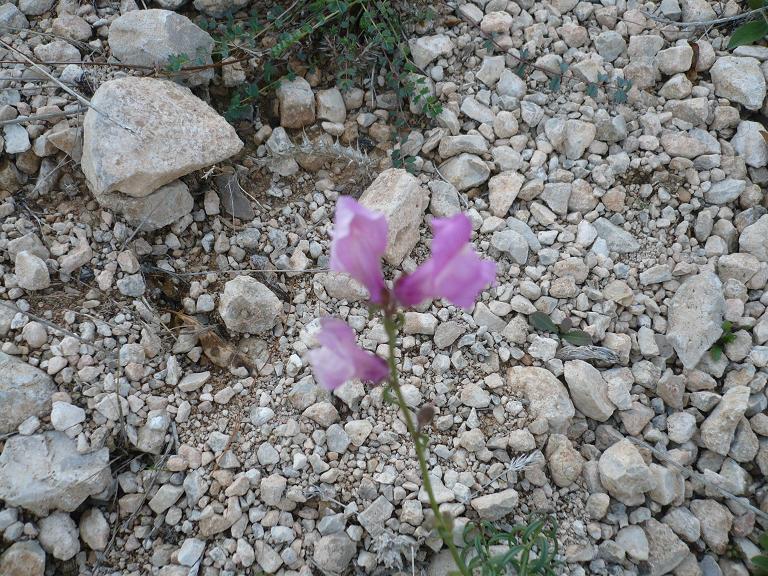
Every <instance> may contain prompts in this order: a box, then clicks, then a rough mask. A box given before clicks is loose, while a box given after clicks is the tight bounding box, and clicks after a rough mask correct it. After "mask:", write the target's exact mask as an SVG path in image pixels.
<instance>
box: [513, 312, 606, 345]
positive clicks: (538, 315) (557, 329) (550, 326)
mask: <svg viewBox="0 0 768 576" xmlns="http://www.w3.org/2000/svg"><path fill="white" fill-rule="evenodd" d="M528 319H529V320H530V322H531V324H532V325H533V327H534V328H536V329H537V330H541V331H542V332H551V333H552V334H559V335H560V338H562V339H563V340H567V341H568V342H570V343H571V344H573V345H574V346H589V345H590V344H592V337H591V336H590V335H589V334H587V333H586V332H584V331H583V330H571V321H570V320H569V319H568V318H566V319H565V320H563V321H562V322H561V323H560V326H558V325H557V324H555V323H554V322H552V319H551V318H550V317H549V316H548V315H546V314H544V312H534V313H533V314H531V315H530V316H529V317H528Z"/></svg>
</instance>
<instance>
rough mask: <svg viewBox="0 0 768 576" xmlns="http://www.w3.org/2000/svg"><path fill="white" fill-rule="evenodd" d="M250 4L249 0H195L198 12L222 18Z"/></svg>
mask: <svg viewBox="0 0 768 576" xmlns="http://www.w3.org/2000/svg"><path fill="white" fill-rule="evenodd" d="M166 1H167V0H166ZM249 3H250V2H249V0H195V1H194V6H195V8H196V9H197V10H200V11H201V12H205V13H206V14H208V16H213V17H214V18H222V17H223V16H226V15H227V14H234V13H235V12H237V11H238V10H240V9H241V8H245V7H246V6H248V4H249Z"/></svg>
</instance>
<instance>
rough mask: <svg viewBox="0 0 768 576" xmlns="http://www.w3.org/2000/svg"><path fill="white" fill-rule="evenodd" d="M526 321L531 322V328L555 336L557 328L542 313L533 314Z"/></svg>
mask: <svg viewBox="0 0 768 576" xmlns="http://www.w3.org/2000/svg"><path fill="white" fill-rule="evenodd" d="M528 320H530V321H531V324H533V327H534V328H536V329H537V330H541V331H542V332H552V333H553V334H557V332H558V330H557V326H556V325H555V323H554V322H552V319H551V318H550V317H549V316H547V315H546V314H544V312H534V313H533V314H531V315H530V316H529V317H528Z"/></svg>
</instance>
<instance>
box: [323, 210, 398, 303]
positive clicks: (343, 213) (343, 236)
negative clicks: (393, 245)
mask: <svg viewBox="0 0 768 576" xmlns="http://www.w3.org/2000/svg"><path fill="white" fill-rule="evenodd" d="M386 250H387V220H386V218H385V217H384V215H382V214H377V213H375V212H372V211H370V210H368V209H367V208H365V207H364V206H362V205H361V204H360V203H359V202H357V200H355V199H354V198H351V197H349V196H342V197H340V198H339V199H338V201H337V202H336V217H335V219H334V227H333V242H332V243H331V270H334V271H336V272H346V273H347V274H349V275H350V276H352V278H354V279H355V280H357V281H359V282H361V283H362V284H363V285H364V286H365V287H366V288H367V289H368V292H369V293H370V295H371V300H372V301H373V302H381V295H382V293H383V291H384V289H385V284H384V275H383V274H382V272H381V257H382V256H383V255H384V252H386Z"/></svg>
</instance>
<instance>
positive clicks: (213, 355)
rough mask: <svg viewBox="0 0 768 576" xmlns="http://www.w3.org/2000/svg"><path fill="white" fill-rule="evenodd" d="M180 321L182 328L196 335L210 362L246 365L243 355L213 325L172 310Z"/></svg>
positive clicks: (221, 365)
mask: <svg viewBox="0 0 768 576" xmlns="http://www.w3.org/2000/svg"><path fill="white" fill-rule="evenodd" d="M174 314H175V315H176V317H177V318H179V320H181V321H182V323H183V324H184V328H185V329H186V330H189V331H191V332H192V333H193V334H196V335H197V340H198V342H199V343H200V346H201V347H202V349H203V354H205V357H206V358H208V360H210V361H211V363H212V364H213V365H215V366H218V367H220V368H230V367H232V366H246V367H247V368H249V369H250V367H249V366H248V363H247V362H246V359H245V357H244V356H243V355H242V354H240V353H239V352H237V350H235V348H234V346H232V345H231V344H229V343H227V342H226V341H225V340H224V339H223V338H222V337H221V336H219V334H218V333H217V332H216V329H215V327H213V326H209V325H206V324H203V323H201V322H200V321H199V320H198V319H197V318H195V317H194V316H190V315H189V314H184V313H182V312H174Z"/></svg>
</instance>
